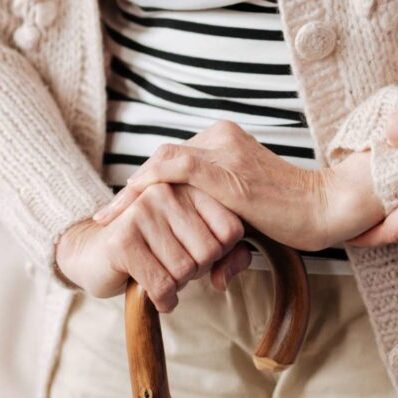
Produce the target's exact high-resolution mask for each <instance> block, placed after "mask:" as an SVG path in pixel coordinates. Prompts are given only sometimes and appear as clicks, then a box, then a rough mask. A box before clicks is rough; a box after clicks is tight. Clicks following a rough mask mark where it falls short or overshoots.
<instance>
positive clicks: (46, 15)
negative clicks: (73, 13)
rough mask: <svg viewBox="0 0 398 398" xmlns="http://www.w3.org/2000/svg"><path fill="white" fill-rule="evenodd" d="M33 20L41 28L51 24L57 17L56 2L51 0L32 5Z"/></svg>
mask: <svg viewBox="0 0 398 398" xmlns="http://www.w3.org/2000/svg"><path fill="white" fill-rule="evenodd" d="M34 14H35V22H36V25H37V26H38V27H39V28H41V29H44V28H48V27H49V26H51V25H52V24H53V23H54V21H55V18H56V17H57V4H56V3H54V2H53V1H46V2H44V3H38V4H36V5H35V6H34Z"/></svg>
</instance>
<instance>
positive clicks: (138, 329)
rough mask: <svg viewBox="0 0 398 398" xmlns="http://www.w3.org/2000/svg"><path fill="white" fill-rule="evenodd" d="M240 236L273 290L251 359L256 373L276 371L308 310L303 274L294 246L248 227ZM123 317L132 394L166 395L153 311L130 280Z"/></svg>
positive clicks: (288, 359) (299, 339) (298, 339)
mask: <svg viewBox="0 0 398 398" xmlns="http://www.w3.org/2000/svg"><path fill="white" fill-rule="evenodd" d="M244 240H246V241H248V242H250V243H251V244H252V245H254V246H255V247H256V248H257V249H258V250H259V251H260V252H261V253H262V254H263V255H264V256H265V257H267V258H268V260H269V264H270V266H271V274H272V282H273V292H274V299H273V310H272V314H271V318H270V320H269V321H268V325H267V327H266V331H265V333H264V336H263V337H262V339H261V340H260V341H259V343H258V345H257V349H256V350H255V353H254V354H253V361H254V364H255V366H256V367H257V369H259V370H260V371H263V372H269V371H271V372H277V371H281V370H283V369H285V368H287V367H288V366H289V365H291V364H293V362H294V361H295V359H296V356H297V354H298V352H299V350H300V347H301V345H302V343H303V341H304V337H305V333H306V330H307V325H308V318H309V312H310V299H309V288H308V280H307V274H306V271H305V268H304V264H303V262H302V260H301V257H300V255H299V254H298V253H297V252H296V251H295V250H293V249H291V248H288V247H286V246H284V245H281V244H279V243H277V242H275V241H273V240H272V239H270V238H268V237H266V236H265V235H263V234H261V233H260V232H258V231H257V230H255V229H254V228H252V227H250V226H248V225H246V227H245V237H244ZM258 299H259V300H261V299H262V298H261V297H259V298H258ZM125 319H126V341H127V353H128V361H129V369H130V377H131V386H132V390H133V396H134V397H135V398H170V392H169V386H168V380H167V371H166V361H165V355H164V349H163V340H162V332H161V328H160V321H159V314H158V312H157V311H156V309H155V307H154V306H153V304H152V303H151V301H150V300H149V298H148V296H147V294H146V293H145V291H144V290H143V289H142V288H141V287H140V286H139V285H138V284H136V283H135V282H134V281H132V280H131V281H130V282H129V284H128V287H127V291H126V306H125Z"/></svg>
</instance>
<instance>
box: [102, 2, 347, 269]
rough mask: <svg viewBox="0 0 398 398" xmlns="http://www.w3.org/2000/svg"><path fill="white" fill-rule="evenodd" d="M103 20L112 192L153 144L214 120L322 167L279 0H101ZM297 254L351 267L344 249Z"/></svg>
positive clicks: (289, 158) (279, 151)
mask: <svg viewBox="0 0 398 398" xmlns="http://www.w3.org/2000/svg"><path fill="white" fill-rule="evenodd" d="M103 20H104V26H105V32H106V35H107V40H108V42H109V48H110V50H111V55H112V59H111V71H110V75H109V77H108V115H107V146H106V152H105V156H104V164H105V176H106V179H107V183H108V184H109V185H110V186H112V187H113V188H114V190H115V191H117V190H119V189H120V188H121V187H122V186H124V184H125V182H126V179H127V178H128V177H129V176H130V175H131V174H133V172H134V171H135V170H136V169H137V168H138V167H139V165H141V164H142V163H143V162H144V161H145V160H146V159H147V158H148V157H149V156H151V154H152V153H153V152H154V151H155V150H156V149H157V148H158V147H159V145H161V144H164V143H181V142H182V141H183V140H186V139H189V138H190V137H192V136H193V135H195V134H196V133H198V132H200V131H201V130H203V129H205V128H207V127H209V126H210V125H211V124H213V123H214V122H215V121H217V120H220V119H228V120H232V121H234V122H236V123H238V124H239V125H240V126H241V127H242V128H244V129H245V130H246V131H247V132H248V133H250V134H252V135H253V136H254V137H255V138H256V139H257V140H258V141H259V142H260V143H261V144H263V145H264V146H266V147H267V148H268V149H270V150H271V151H273V152H274V153H276V154H278V155H280V156H282V157H283V158H285V159H286V160H287V161H289V162H291V163H293V164H295V165H297V166H300V167H304V168H316V167H318V164H317V161H316V160H315V158H314V151H313V142H312V138H311V136H310V133H309V129H308V127H307V123H306V119H305V115H304V112H303V102H302V100H301V98H299V96H298V94H297V91H298V90H297V81H296V79H295V77H294V76H293V75H292V73H291V69H290V53H289V49H288V48H287V45H286V42H285V41H284V39H283V33H282V27H281V19H280V15H279V13H278V7H277V4H276V2H275V1H270V0H268V1H266V0H252V1H246V2H242V1H236V0H235V1H234V0H167V1H166V0H107V1H104V4H103ZM303 254H304V255H305V258H306V262H307V263H308V264H310V263H312V266H313V268H314V269H318V271H319V272H320V273H322V272H323V271H325V272H329V271H328V269H329V268H333V269H336V270H337V271H336V272H337V273H347V272H348V266H347V261H346V260H347V257H346V254H345V252H344V250H343V249H341V248H330V249H327V250H323V251H321V252H316V253H303ZM319 262H321V263H322V264H319ZM308 264H307V266H308V267H310V268H311V264H310V265H308ZM322 270H323V271H322ZM339 270H340V271H339ZM332 272H335V271H332Z"/></svg>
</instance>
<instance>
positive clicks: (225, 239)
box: [56, 184, 251, 312]
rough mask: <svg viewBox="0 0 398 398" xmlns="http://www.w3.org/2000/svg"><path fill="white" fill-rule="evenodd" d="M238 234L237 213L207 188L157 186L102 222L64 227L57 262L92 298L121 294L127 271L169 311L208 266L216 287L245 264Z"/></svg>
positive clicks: (245, 253)
mask: <svg viewBox="0 0 398 398" xmlns="http://www.w3.org/2000/svg"><path fill="white" fill-rule="evenodd" d="M242 236H243V226H242V224H241V222H240V220H239V218H238V217H236V216H235V215H234V214H233V213H232V212H230V211H229V210H227V209H225V208H224V207H223V206H221V205H220V204H219V203H218V202H216V201H215V200H214V199H213V198H211V197H210V196H208V195H207V194H205V193H203V192H201V191H199V190H198V189H196V188H193V187H189V186H187V185H186V186H170V185H168V184H157V185H154V186H152V187H150V188H148V189H146V190H145V192H144V193H143V194H142V195H140V197H139V198H138V199H137V200H135V201H134V203H132V204H131V205H130V206H128V208H127V209H126V210H125V211H124V212H123V213H122V214H120V215H119V216H118V217H115V219H114V220H113V221H112V222H109V223H108V224H107V225H100V224H98V223H96V222H95V221H93V220H91V219H90V220H86V221H83V222H81V223H79V224H77V225H75V226H73V227H71V228H69V229H68V230H67V231H66V232H65V233H64V234H63V236H62V237H61V240H60V242H59V244H58V245H57V248H56V261H57V263H58V266H59V268H60V270H61V271H62V273H63V274H64V275H65V276H66V277H67V278H68V279H69V280H70V281H72V282H74V283H75V284H76V285H78V286H80V287H82V288H83V289H85V290H86V291H87V292H88V293H90V294H92V295H94V296H97V297H109V296H113V295H117V294H120V293H122V292H123V291H124V289H125V285H126V281H127V279H128V278H129V276H132V277H133V278H134V279H135V280H136V281H137V282H138V283H139V284H140V285H141V286H142V287H143V288H144V289H145V290H146V291H147V293H148V296H149V297H150V299H151V300H152V302H153V303H154V304H155V306H156V308H157V309H158V310H159V311H161V312H168V311H171V310H172V309H173V308H174V307H175V306H176V305H177V302H178V299H177V292H178V290H180V289H181V288H183V287H184V286H185V285H186V284H187V283H188V282H189V281H190V280H191V279H197V278H200V277H201V276H203V275H204V274H205V273H207V272H209V271H210V270H211V273H212V275H211V277H212V282H213V285H214V286H215V287H216V288H218V289H221V290H223V289H224V288H225V284H226V283H228V282H229V280H230V279H231V278H232V276H233V275H234V274H236V273H238V272H239V271H241V270H243V269H245V268H247V267H248V266H249V264H250V261H251V258H250V252H249V250H248V249H247V247H246V245H245V244H243V243H240V244H238V245H236V243H237V242H238V241H239V240H240V239H241V238H242ZM235 245H236V246H235ZM220 259H222V260H220ZM214 263H216V265H213V264H214Z"/></svg>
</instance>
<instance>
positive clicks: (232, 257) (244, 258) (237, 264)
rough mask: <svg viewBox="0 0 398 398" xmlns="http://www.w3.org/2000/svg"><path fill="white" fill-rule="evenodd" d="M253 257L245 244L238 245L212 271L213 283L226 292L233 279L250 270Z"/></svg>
mask: <svg viewBox="0 0 398 398" xmlns="http://www.w3.org/2000/svg"><path fill="white" fill-rule="evenodd" d="M251 260H252V256H251V252H250V250H249V248H248V246H247V244H245V242H240V243H238V244H237V245H236V246H235V247H234V248H233V249H232V250H231V251H230V252H229V253H228V254H227V255H226V256H225V257H223V258H222V259H221V260H220V261H218V262H217V264H215V265H214V267H213V268H212V270H211V276H210V277H211V283H212V285H213V286H214V287H215V288H216V289H217V290H221V291H224V290H226V288H227V286H228V284H229V283H230V282H231V280H232V278H233V277H234V276H236V275H237V274H238V273H239V272H242V271H244V270H246V269H247V268H249V265H250V263H251Z"/></svg>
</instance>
